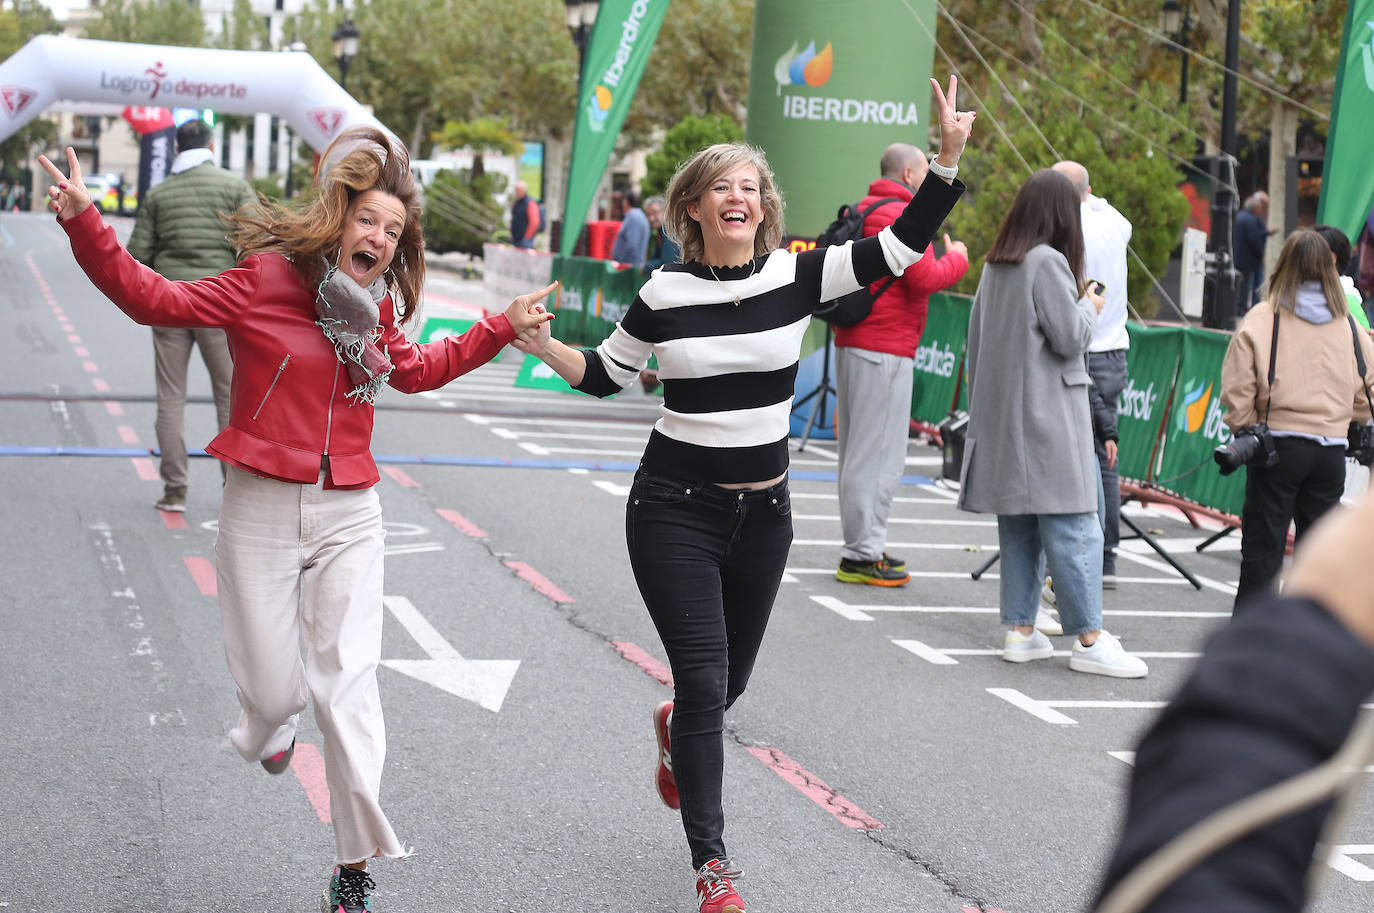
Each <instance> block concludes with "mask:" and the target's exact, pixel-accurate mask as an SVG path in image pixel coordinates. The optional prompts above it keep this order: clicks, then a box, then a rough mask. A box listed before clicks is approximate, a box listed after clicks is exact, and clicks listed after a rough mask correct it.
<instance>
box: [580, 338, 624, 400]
mask: <svg viewBox="0 0 1374 913" xmlns="http://www.w3.org/2000/svg"><path fill="white" fill-rule="evenodd" d="M582 358H583V359H584V360H585V361H586V362H587V368H586V370H585V371H583V372H582V382H581V383H579V384H576V385H574V386H573V389H574V390H577V391H578V392H580V393H587V394H590V395H592V396H598V397H601V398H603V399H604V398H605V397H607V396H613V395H615V394H616V393H619V392H620V385H619V384H617V383H616V382H615V381H614V380H612V379H611V375H609V374H607V373H606V366H605V365H603V364H602V363H601V356H600V355H598V354H597V351H596V349H583V350H582Z"/></svg>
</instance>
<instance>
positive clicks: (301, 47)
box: [282, 38, 310, 200]
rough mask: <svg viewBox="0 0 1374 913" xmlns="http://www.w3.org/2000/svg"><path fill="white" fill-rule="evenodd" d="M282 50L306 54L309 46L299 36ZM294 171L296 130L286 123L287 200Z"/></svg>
mask: <svg viewBox="0 0 1374 913" xmlns="http://www.w3.org/2000/svg"><path fill="white" fill-rule="evenodd" d="M282 50H283V51H286V52H288V53H297V54H298V53H302V52H304V53H307V54H308V53H309V52H310V48H308V47H306V46H305V42H304V41H301V40H300V38H295V39H293V40H292V41H291V43H290V44H288V45H287V46H286V47H284V48H282ZM295 172H296V131H294V130H292V129H291V125H290V124H287V125H286V185H285V187H284V188H283V193H285V194H286V198H287V199H288V200H289V199H291V194H292V193H293V192H294V190H295V187H294V182H293V181H292V177H293V175H294V174H295Z"/></svg>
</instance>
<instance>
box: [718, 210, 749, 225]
mask: <svg viewBox="0 0 1374 913" xmlns="http://www.w3.org/2000/svg"><path fill="white" fill-rule="evenodd" d="M721 219H723V220H724V221H726V222H731V223H733V224H735V225H745V224H748V222H749V217H748V216H747V215H745V214H744V213H743V212H740V211H739V210H738V209H732V210H730V211H729V212H727V213H725V215H723V216H721Z"/></svg>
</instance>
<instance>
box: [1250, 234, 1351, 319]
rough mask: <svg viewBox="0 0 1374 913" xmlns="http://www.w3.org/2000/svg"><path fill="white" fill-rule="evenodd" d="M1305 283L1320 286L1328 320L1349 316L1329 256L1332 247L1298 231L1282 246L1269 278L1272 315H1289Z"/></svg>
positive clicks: (1315, 235) (1332, 262)
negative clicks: (1286, 312)
mask: <svg viewBox="0 0 1374 913" xmlns="http://www.w3.org/2000/svg"><path fill="white" fill-rule="evenodd" d="M1304 282H1320V283H1321V285H1322V293H1323V295H1324V296H1325V297H1326V306H1327V307H1329V308H1330V309H1331V316H1333V317H1344V316H1345V315H1346V314H1348V313H1350V307H1349V305H1347V304H1346V300H1345V290H1344V289H1342V288H1341V279H1340V275H1339V274H1338V273H1337V272H1336V263H1335V260H1334V258H1333V257H1332V256H1331V246H1330V245H1328V244H1327V243H1326V239H1325V238H1323V237H1322V236H1321V235H1320V234H1318V233H1317V232H1315V231H1310V230H1308V229H1306V228H1303V229H1299V230H1298V231H1295V232H1293V233H1292V234H1291V235H1289V236H1288V240H1286V241H1284V242H1283V250H1282V251H1280V252H1279V259H1278V262H1277V263H1275V264H1274V272H1273V273H1272V274H1271V275H1270V276H1269V303H1270V304H1271V305H1273V306H1274V310H1275V312H1277V311H1278V310H1279V309H1280V308H1282V309H1283V310H1285V311H1292V310H1293V309H1294V308H1295V307H1296V306H1297V302H1298V286H1300V285H1302V284H1303V283H1304Z"/></svg>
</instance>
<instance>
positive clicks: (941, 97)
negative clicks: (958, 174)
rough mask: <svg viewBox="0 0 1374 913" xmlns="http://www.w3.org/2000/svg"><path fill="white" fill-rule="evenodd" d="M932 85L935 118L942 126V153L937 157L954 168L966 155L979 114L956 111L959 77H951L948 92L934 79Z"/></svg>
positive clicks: (942, 162) (942, 163) (937, 154)
mask: <svg viewBox="0 0 1374 913" xmlns="http://www.w3.org/2000/svg"><path fill="white" fill-rule="evenodd" d="M930 85H931V88H933V89H934V90H935V116H936V120H937V122H938V123H939V124H940V151H939V152H938V153H936V155H935V157H936V158H937V159H939V160H940V164H941V165H946V166H948V167H951V168H952V167H954V166H955V165H957V164H959V156H961V155H963V154H964V144H965V143H967V142H968V138H969V134H971V133H972V132H973V119H974V118H975V117H977V116H978V112H977V111H956V110H955V108H954V105H955V102H956V100H957V99H956V97H955V96H956V95H957V94H958V92H959V77H957V76H953V75H951V76H950V77H949V91H948V92H945V91H943V90H942V89H941V88H940V83H939V81H938V80H936V79H935V78H934V77H932V78H931V80H930Z"/></svg>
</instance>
